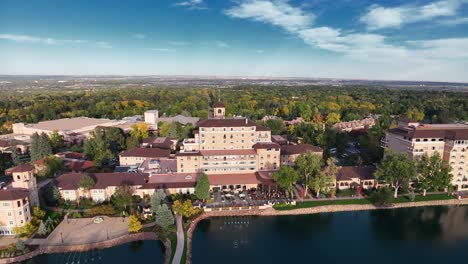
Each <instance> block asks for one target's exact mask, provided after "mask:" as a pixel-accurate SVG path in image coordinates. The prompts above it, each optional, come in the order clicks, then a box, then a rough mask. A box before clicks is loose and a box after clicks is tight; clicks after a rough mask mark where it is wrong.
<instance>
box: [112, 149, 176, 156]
mask: <svg viewBox="0 0 468 264" xmlns="http://www.w3.org/2000/svg"><path fill="white" fill-rule="evenodd" d="M170 154H171V151H170V150H168V149H160V148H132V149H129V150H126V151H123V152H122V153H120V156H121V157H143V158H169V156H170Z"/></svg>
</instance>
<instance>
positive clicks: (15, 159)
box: [2, 141, 21, 171]
mask: <svg viewBox="0 0 468 264" xmlns="http://www.w3.org/2000/svg"><path fill="white" fill-rule="evenodd" d="M10 149H11V156H10V157H11V162H12V163H13V165H18V164H20V163H21V159H20V158H21V155H20V152H19V150H18V148H17V147H16V144H14V142H13V141H10ZM2 171H4V170H2Z"/></svg>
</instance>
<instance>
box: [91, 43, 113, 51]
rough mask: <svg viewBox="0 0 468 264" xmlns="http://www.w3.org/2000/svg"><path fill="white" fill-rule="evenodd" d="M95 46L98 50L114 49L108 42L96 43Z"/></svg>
mask: <svg viewBox="0 0 468 264" xmlns="http://www.w3.org/2000/svg"><path fill="white" fill-rule="evenodd" d="M95 46H96V47H97V48H102V49H112V48H113V46H112V44H110V43H108V42H103V41H99V42H96V45H95Z"/></svg>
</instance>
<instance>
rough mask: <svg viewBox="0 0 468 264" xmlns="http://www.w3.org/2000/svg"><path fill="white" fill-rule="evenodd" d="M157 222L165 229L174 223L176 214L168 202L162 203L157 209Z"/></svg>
mask: <svg viewBox="0 0 468 264" xmlns="http://www.w3.org/2000/svg"><path fill="white" fill-rule="evenodd" d="M156 224H157V225H159V226H161V227H162V228H163V229H166V228H167V227H168V226H170V225H173V224H174V215H172V212H171V210H169V207H167V205H166V204H163V205H161V206H160V207H159V208H158V210H157V211H156Z"/></svg>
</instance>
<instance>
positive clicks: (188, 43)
mask: <svg viewBox="0 0 468 264" xmlns="http://www.w3.org/2000/svg"><path fill="white" fill-rule="evenodd" d="M167 43H168V44H169V45H174V46H190V45H192V43H190V42H186V41H168V42H167Z"/></svg>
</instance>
